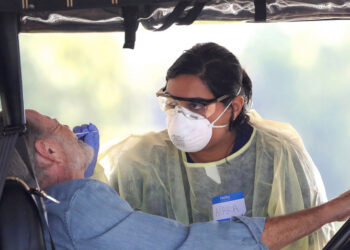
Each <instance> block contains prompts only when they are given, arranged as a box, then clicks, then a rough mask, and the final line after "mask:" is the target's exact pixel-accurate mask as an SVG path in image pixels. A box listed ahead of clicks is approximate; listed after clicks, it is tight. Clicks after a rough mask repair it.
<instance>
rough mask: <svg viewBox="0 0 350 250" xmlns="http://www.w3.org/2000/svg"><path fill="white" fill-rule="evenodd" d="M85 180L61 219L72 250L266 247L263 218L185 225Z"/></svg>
mask: <svg viewBox="0 0 350 250" xmlns="http://www.w3.org/2000/svg"><path fill="white" fill-rule="evenodd" d="M91 182H92V181H90V184H89V185H85V186H84V187H82V188H81V189H80V190H79V191H77V192H75V194H74V196H73V197H72V199H71V201H70V207H69V209H68V210H67V212H66V216H65V220H66V221H65V223H66V224H67V228H68V232H69V235H70V238H71V239H72V242H73V245H74V247H75V248H76V249H107V250H108V249H178V248H180V249H232V248H237V249H238V248H239V249H267V247H266V246H265V245H264V244H263V243H262V242H261V241H260V237H261V233H262V230H263V228H264V225H265V219H264V218H247V217H236V218H235V219H233V220H232V221H231V222H206V223H196V224H192V225H191V226H190V227H186V226H184V225H183V224H181V223H178V222H176V221H173V220H170V219H167V218H164V217H160V216H155V215H150V214H145V213H142V212H135V211H133V210H132V209H131V207H130V206H129V205H128V204H127V203H126V202H125V201H124V200H122V199H121V198H120V197H119V196H118V195H117V194H116V192H115V191H114V190H113V189H112V188H110V187H109V186H107V185H104V184H102V183H99V182H92V183H91Z"/></svg>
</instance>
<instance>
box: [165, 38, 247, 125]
mask: <svg viewBox="0 0 350 250" xmlns="http://www.w3.org/2000/svg"><path fill="white" fill-rule="evenodd" d="M182 74H188V75H196V76H198V77H199V78H200V79H201V80H202V81H203V83H204V84H206V85H207V87H208V88H209V90H210V91H211V92H212V93H213V95H214V96H215V97H216V98H217V97H220V96H223V95H227V94H229V95H232V97H231V98H228V99H225V100H223V101H222V102H223V103H224V104H226V105H227V104H228V103H229V102H230V101H232V99H233V98H234V97H235V96H236V94H237V92H238V91H239V89H240V88H241V91H240V94H239V95H242V96H243V97H244V100H245V104H248V103H249V102H250V100H251V97H252V82H251V80H250V78H249V76H248V75H247V73H246V72H245V71H244V70H243V69H242V67H241V65H240V63H239V61H238V59H237V58H236V57H235V56H234V55H233V54H232V53H231V52H230V51H228V50H227V49H226V48H224V47H222V46H220V45H218V44H216V43H202V44H196V45H195V46H193V47H192V48H191V49H189V50H186V51H185V52H184V53H183V54H182V55H181V56H180V57H179V58H178V59H177V60H176V61H175V62H174V64H173V65H172V66H171V67H170V68H169V69H168V72H167V75H166V81H168V80H169V79H172V78H175V77H177V76H179V75H182ZM248 121H249V117H248V115H247V114H246V109H245V106H243V108H242V111H241V112H240V114H239V115H238V116H237V118H236V120H233V110H232V116H231V121H230V124H229V129H230V130H231V131H232V130H233V129H237V128H238V127H239V126H240V125H241V124H244V123H246V122H248Z"/></svg>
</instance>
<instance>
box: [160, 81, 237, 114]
mask: <svg viewBox="0 0 350 250" xmlns="http://www.w3.org/2000/svg"><path fill="white" fill-rule="evenodd" d="M164 90H165V88H161V89H160V90H159V91H158V92H157V93H156V96H157V97H158V101H159V105H160V108H161V110H163V111H164V112H166V111H167V110H169V109H174V108H176V107H182V108H185V110H188V111H191V112H192V113H194V114H197V115H199V116H196V115H193V114H192V115H190V113H189V112H187V113H186V111H184V112H185V113H186V114H185V115H186V117H187V116H190V117H188V118H190V119H203V118H208V117H210V116H211V115H212V114H214V113H215V110H216V105H217V103H218V102H220V101H223V100H225V99H227V98H229V97H230V96H231V95H223V96H221V97H218V98H213V99H203V98H185V97H178V96H172V95H170V94H168V93H166V92H165V91H164ZM177 110H181V109H179V108H177Z"/></svg>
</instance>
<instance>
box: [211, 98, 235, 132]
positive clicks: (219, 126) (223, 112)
mask: <svg viewBox="0 0 350 250" xmlns="http://www.w3.org/2000/svg"><path fill="white" fill-rule="evenodd" d="M230 105H231V102H230V103H229V104H228V105H227V106H226V108H225V109H224V111H222V113H221V114H220V115H219V116H218V117H217V118H216V119H215V120H214V121H213V122H212V123H210V126H211V127H212V128H225V127H227V126H228V125H229V124H230V123H227V124H224V125H217V126H215V125H214V123H215V122H217V120H219V119H220V118H221V116H223V115H224V114H225V112H226V110H227V109H228V108H229V107H230Z"/></svg>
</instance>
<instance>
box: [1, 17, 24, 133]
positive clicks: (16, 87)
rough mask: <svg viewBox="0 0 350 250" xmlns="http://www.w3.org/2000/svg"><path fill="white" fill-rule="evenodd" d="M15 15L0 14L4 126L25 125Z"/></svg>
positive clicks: (16, 19) (17, 20)
mask: <svg viewBox="0 0 350 250" xmlns="http://www.w3.org/2000/svg"><path fill="white" fill-rule="evenodd" d="M18 25H19V19H18V14H17V13H7V12H0V41H1V42H0V43H1V46H0V97H1V106H2V110H3V118H4V126H11V127H12V126H16V127H22V126H24V124H25V115H24V105H23V91H22V76H21V62H20V54H19V41H18Z"/></svg>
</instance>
